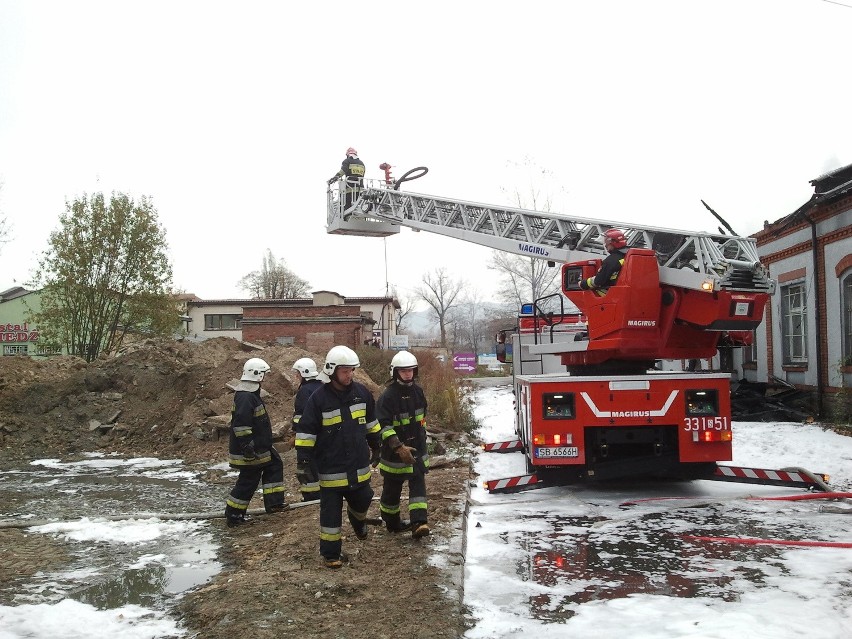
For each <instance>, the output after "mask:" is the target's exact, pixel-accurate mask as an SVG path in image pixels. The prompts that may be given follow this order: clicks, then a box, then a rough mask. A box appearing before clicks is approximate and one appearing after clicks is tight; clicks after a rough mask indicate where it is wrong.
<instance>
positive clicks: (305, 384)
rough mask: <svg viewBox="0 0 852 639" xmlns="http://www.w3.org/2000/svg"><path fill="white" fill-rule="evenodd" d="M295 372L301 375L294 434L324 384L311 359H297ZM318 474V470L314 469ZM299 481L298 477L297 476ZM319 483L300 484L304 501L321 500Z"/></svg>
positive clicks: (294, 418) (295, 407)
mask: <svg viewBox="0 0 852 639" xmlns="http://www.w3.org/2000/svg"><path fill="white" fill-rule="evenodd" d="M293 370H294V371H296V372H298V373H299V379H300V384H299V390H298V391H296V398H295V400H294V402H293V403H294V406H293V432H294V433H296V432H298V431H299V421H300V420H301V418H302V411H303V410H305V404H307V403H308V398H309V397H310V396H311V395H313V394H314V391H315V390H317V389H318V388H322V382H321V381H320V380H318V379H317V376H318V375H319V371H317V364H316V362H315V361H314V360H312V359H311V358H310V357H302V358H300V359H297V360H296V361H295V363H294V364H293ZM314 474H316V468H314ZM297 479H298V476H297ZM319 490H320V487H319V482H316V481H314V482H309V483H306V484H302V483H301V482H300V484H299V492H301V493H302V501H313V500H315V499H319Z"/></svg>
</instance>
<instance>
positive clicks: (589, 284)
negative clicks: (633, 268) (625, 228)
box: [580, 229, 627, 297]
mask: <svg viewBox="0 0 852 639" xmlns="http://www.w3.org/2000/svg"><path fill="white" fill-rule="evenodd" d="M604 248H606V250H607V252H608V253H609V255H607V256H606V258H605V259H604V261H603V263H602V264H601V269H600V270H599V271H598V272H597V273H595V275H594V277H590V278H588V279H585V280H583V281H581V282H580V288H582V289H583V290H587V291H588V290H593V291H594V292H595V293H597V294H598V295H600V296H601V297H603V296H604V295H606V292H607V290H608V289H609V287H610V286H612V285H613V284H615V282H616V280H618V274H619V273H620V272H621V267H622V266H623V265H624V256H625V255H626V254H627V238H626V237H624V233H623V232H622V231H620V230H618V229H609V230H608V231H606V232H605V233H604Z"/></svg>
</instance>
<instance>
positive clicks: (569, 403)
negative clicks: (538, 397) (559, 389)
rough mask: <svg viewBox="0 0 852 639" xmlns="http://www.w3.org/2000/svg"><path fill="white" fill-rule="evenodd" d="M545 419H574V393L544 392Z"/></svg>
mask: <svg viewBox="0 0 852 639" xmlns="http://www.w3.org/2000/svg"><path fill="white" fill-rule="evenodd" d="M542 401H543V404H544V406H543V407H544V418H545V419H574V393H544V395H543V396H542Z"/></svg>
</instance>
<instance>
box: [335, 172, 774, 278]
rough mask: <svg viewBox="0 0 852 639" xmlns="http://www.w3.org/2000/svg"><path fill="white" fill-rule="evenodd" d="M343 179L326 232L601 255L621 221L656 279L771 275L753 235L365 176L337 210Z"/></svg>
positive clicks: (574, 257)
mask: <svg viewBox="0 0 852 639" xmlns="http://www.w3.org/2000/svg"><path fill="white" fill-rule="evenodd" d="M343 187H344V185H343V183H342V182H341V183H339V184H338V185H332V186H331V187H330V188H329V190H328V193H327V197H328V219H327V227H326V230H327V232H328V233H334V234H343V235H368V236H378V237H383V236H388V235H392V234H394V233H398V232H399V227H402V226H406V227H408V228H411V229H414V230H417V231H429V232H431V233H438V234H441V235H445V236H448V237H453V238H456V239H460V240H466V241H468V242H473V243H475V244H480V245H482V246H486V247H489V248H492V249H497V250H500V251H506V252H509V253H514V254H517V255H524V256H528V257H536V258H540V259H545V260H548V261H551V262H555V263H564V262H580V261H584V260H592V259H600V258H602V257H604V256H606V254H607V252H606V249H605V248H604V244H603V233H604V232H605V231H606V230H607V229H610V228H619V229H621V230H622V231H624V234H625V236H626V237H627V245H628V247H630V248H650V249H653V250H655V251H656V253H657V257H658V261H659V263H660V282H661V283H666V284H671V285H674V286H680V287H683V288H690V289H694V290H704V291H708V290H710V291H712V290H719V289H726V290H729V291H750V292H766V293H769V294H772V293H773V292H774V290H775V282H774V281H773V280H772V279H770V277H769V272H768V270H767V269H766V268H765V267H764V266H763V265H761V264H760V260H759V257H758V255H757V247H756V243H755V240H754V238H750V237H736V236H730V235H721V234H712V233H693V232H690V231H681V230H677V229H666V228H659V227H652V226H638V225H635V224H624V223H622V222H614V221H609V220H594V219H587V218H577V217H572V218H568V217H565V216H563V215H559V214H556V213H543V212H537V211H528V210H525V209H518V208H511V207H500V206H493V205H488V204H481V203H476V202H467V201H464V200H454V199H450V198H444V197H438V196H434V195H425V194H422V193H410V192H406V191H399V190H396V189H394V188H393V187H392V186H389V185H387V184H385V183H384V182H381V181H378V180H365V183H364V188H362V189H360V191H359V192H358V195H357V198H356V199H355V200H354V204H353V205H352V206H351V207H350V208H349V209H348V210H347V211H343V210H342V198H340V197H339V193H340V189H342V188H343Z"/></svg>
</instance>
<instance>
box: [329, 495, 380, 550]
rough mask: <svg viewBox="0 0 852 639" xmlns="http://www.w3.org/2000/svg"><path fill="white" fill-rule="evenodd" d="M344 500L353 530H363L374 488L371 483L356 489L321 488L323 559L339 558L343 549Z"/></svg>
mask: <svg viewBox="0 0 852 639" xmlns="http://www.w3.org/2000/svg"><path fill="white" fill-rule="evenodd" d="M344 500H346V514H347V516H348V518H349V523H350V524H352V528H354V529H356V530H357V529H359V528H362V527H363V526H364V520H365V519H366V518H367V511H368V510H369V509H370V502H371V501H372V500H373V488H372V486H370V484H369V483H365V484H361V485H359V486H356V487H355V488H345V489H341V488H320V554H321V555H322V556H323V557H327V558H333V557H339V556H340V551H341V549H342V548H343V542H342V541H341V532H340V530H341V527H342V525H343V501H344Z"/></svg>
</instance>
